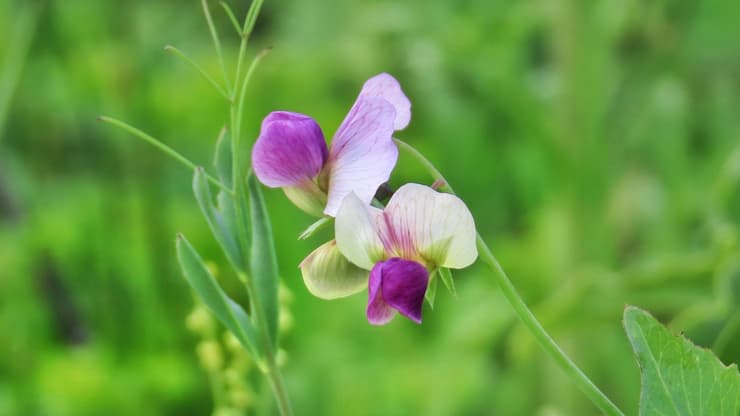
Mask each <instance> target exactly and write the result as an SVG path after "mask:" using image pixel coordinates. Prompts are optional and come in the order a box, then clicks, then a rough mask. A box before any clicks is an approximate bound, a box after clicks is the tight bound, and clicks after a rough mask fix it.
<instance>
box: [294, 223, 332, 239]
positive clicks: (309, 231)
mask: <svg viewBox="0 0 740 416" xmlns="http://www.w3.org/2000/svg"><path fill="white" fill-rule="evenodd" d="M333 219H334V218H332V217H321V218H319V219H318V220H316V222H314V223H313V224H311V225H309V226H308V228H306V229H305V230H303V232H302V233H301V235H299V236H298V239H299V240H305V239H307V238H309V237H311V236H312V235H314V234H315V233H316V232H318V231H319V230H321V229H323V228H324V227H326V226H327V225H329V224H331V223H332V222H331V220H333Z"/></svg>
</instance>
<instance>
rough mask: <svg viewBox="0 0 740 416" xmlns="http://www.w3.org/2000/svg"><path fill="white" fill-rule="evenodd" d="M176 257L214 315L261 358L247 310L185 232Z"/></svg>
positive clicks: (198, 294) (179, 241) (178, 238)
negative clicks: (227, 290)
mask: <svg viewBox="0 0 740 416" xmlns="http://www.w3.org/2000/svg"><path fill="white" fill-rule="evenodd" d="M177 259H178V261H179V262H180V267H181V268H182V272H183V274H184V275H185V280H187V282H188V284H190V287H192V288H193V290H194V291H195V293H196V295H197V296H198V298H200V300H201V301H202V302H203V304H205V305H206V307H207V308H208V310H210V311H211V312H212V313H213V315H214V316H216V318H217V319H218V320H219V321H220V322H221V323H222V324H223V325H224V326H225V327H226V328H227V329H228V330H229V331H231V332H232V333H233V334H234V336H236V338H237V339H238V340H239V342H240V343H241V344H242V345H243V346H244V347H245V348H247V350H249V351H250V352H251V353H252V355H253V356H254V357H261V356H262V355H261V349H260V348H259V345H260V344H259V342H258V338H257V331H256V329H255V327H254V325H253V324H252V321H251V320H250V319H249V316H248V315H247V313H246V312H245V311H244V309H243V308H242V307H241V306H240V305H239V304H238V303H236V302H234V301H233V300H232V299H230V298H229V297H228V296H227V295H226V293H225V292H224V291H223V289H221V286H219V285H218V282H217V281H216V279H215V278H214V277H213V275H212V274H211V272H210V271H208V268H207V267H206V265H205V263H204V262H203V259H202V258H201V257H200V255H198V253H197V252H196V251H195V249H194V248H193V246H192V245H190V243H189V242H188V240H187V239H185V236H183V235H182V234H178V235H177Z"/></svg>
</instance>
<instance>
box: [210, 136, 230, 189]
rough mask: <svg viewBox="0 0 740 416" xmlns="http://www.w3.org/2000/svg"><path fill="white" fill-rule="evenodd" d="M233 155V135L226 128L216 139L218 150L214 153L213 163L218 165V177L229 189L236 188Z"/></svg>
mask: <svg viewBox="0 0 740 416" xmlns="http://www.w3.org/2000/svg"><path fill="white" fill-rule="evenodd" d="M232 159H233V157H232V155H231V136H230V135H229V132H228V131H227V130H226V129H225V128H224V129H221V134H219V135H218V140H216V151H215V152H214V155H213V165H214V166H215V167H216V172H217V173H218V179H219V180H220V181H221V183H223V184H224V185H226V187H227V188H229V189H234V185H233V184H232V183H231V182H232V176H233V168H234V166H233V160H232Z"/></svg>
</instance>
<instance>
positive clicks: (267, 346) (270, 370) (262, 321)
mask: <svg viewBox="0 0 740 416" xmlns="http://www.w3.org/2000/svg"><path fill="white" fill-rule="evenodd" d="M261 4H262V1H261V0H256V1H255V2H253V3H252V5H251V6H250V8H249V11H248V12H247V16H246V18H245V21H244V29H243V30H242V31H241V34H242V41H241V45H240V46H239V56H238V59H237V68H236V75H235V78H234V88H233V89H232V90H231V106H230V117H231V133H232V137H231V144H232V158H233V161H232V168H233V170H232V179H233V182H232V183H233V184H234V190H235V192H236V195H235V203H234V208H235V211H236V217H237V219H238V220H237V227H238V230H239V231H238V238H239V240H240V243H241V246H242V250H244V258H245V259H246V258H249V252H248V250H249V236H248V234H247V224H246V222H245V221H246V215H247V212H248V207H247V203H246V194H247V192H246V185H245V183H244V181H240V180H239V178H240V177H241V176H240V175H241V174H242V173H243V172H244V171H243V169H242V166H241V165H242V158H241V153H240V149H241V145H240V142H241V124H242V123H241V118H242V110H243V108H244V99H245V96H246V89H247V85H248V83H249V80H250V79H251V77H252V73H253V72H254V70H255V68H256V67H257V64H258V63H259V61H260V60H261V58H262V56H264V51H263V52H262V53H259V54H258V55H257V56H256V57H255V59H254V60H253V61H252V64H251V65H250V67H249V69H248V70H247V72H246V74H245V75H244V77H243V79H242V65H243V62H244V56H245V54H246V48H247V42H248V39H249V32H248V30H247V29H248V28H251V27H252V25H253V24H254V23H253V21H254V19H256V17H257V14H258V12H259V8H260V6H261ZM237 97H239V99H238V101H237V100H236V98H237ZM241 280H242V281H243V282H244V284H245V286H246V289H247V293H248V294H249V297H250V303H251V311H252V316H254V318H255V321H256V324H257V326H258V327H259V328H260V333H261V334H262V341H263V344H264V351H265V353H264V355H265V357H264V358H265V361H264V362H265V366H264V368H263V370H264V372H265V375H266V377H267V379H268V381H269V383H270V387H271V388H272V391H273V395H274V396H275V401H276V402H277V406H278V410H279V411H280V414H281V415H283V416H291V415H292V414H293V411H292V409H291V406H290V401H289V399H288V394H287V391H286V389H285V385H284V383H283V379H282V376H281V374H280V370H279V368H278V366H277V362H276V359H275V351H274V349H273V343H272V342H271V340H270V338H269V335H268V333H269V332H268V330H267V319H266V317H265V316H264V311H263V309H262V307H261V299H259V296H256V293H257V290H256V288H255V286H254V281H253V279H251V278H250V277H249V276H246V275H244V276H243V277H242V278H241Z"/></svg>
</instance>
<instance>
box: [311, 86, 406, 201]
mask: <svg viewBox="0 0 740 416" xmlns="http://www.w3.org/2000/svg"><path fill="white" fill-rule="evenodd" d="M394 117H395V110H394V108H393V106H392V105H391V104H390V103H389V102H388V101H386V100H385V99H382V98H377V97H360V98H359V99H358V100H357V102H356V103H355V105H354V106H353V107H352V110H351V111H350V113H349V114H348V115H347V118H346V119H345V120H344V122H342V125H341V126H340V127H339V130H338V131H337V134H336V135H335V136H334V140H333V142H332V144H331V150H330V151H329V162H328V166H327V168H328V169H329V196H328V200H327V204H326V208H325V209H324V213H325V214H326V215H330V216H335V215H336V213H337V211H338V210H339V206H340V205H341V203H342V201H343V200H344V197H345V196H347V195H348V194H349V193H350V192H354V193H355V194H356V195H357V197H358V198H359V199H360V200H361V201H362V202H364V203H365V204H369V203H370V201H372V199H373V196H374V195H375V192H376V191H377V189H378V187H379V186H380V185H381V184H382V183H384V182H386V181H387V180H388V178H390V175H391V171H393V167H394V166H395V165H396V160H397V159H398V148H396V145H395V143H393V139H392V134H393V119H394Z"/></svg>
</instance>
